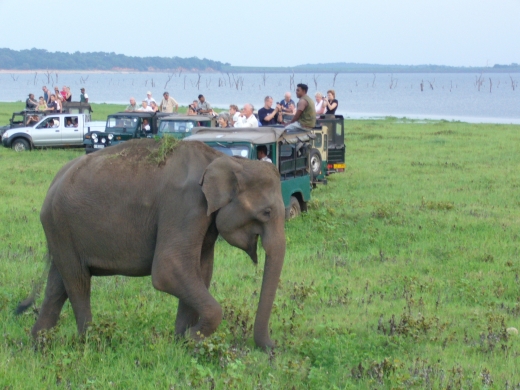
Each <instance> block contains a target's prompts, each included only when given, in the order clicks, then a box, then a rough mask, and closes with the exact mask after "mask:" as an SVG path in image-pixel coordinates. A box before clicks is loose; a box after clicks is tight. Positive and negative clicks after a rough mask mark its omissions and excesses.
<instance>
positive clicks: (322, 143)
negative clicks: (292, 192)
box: [310, 115, 346, 184]
mask: <svg viewBox="0 0 520 390" xmlns="http://www.w3.org/2000/svg"><path fill="white" fill-rule="evenodd" d="M344 123H345V121H344V119H343V116H342V115H321V117H320V118H319V119H316V127H315V128H314V129H313V130H312V131H313V133H314V134H315V135H316V138H315V139H314V142H313V148H312V150H311V154H310V159H311V162H310V165H311V175H312V178H313V183H323V184H326V183H327V176H328V175H330V174H331V173H336V172H345V167H346V165H345V149H346V147H345V130H344Z"/></svg>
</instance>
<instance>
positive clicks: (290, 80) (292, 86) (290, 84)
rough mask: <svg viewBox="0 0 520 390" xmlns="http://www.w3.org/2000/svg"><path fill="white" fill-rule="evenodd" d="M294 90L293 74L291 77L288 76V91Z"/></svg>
mask: <svg viewBox="0 0 520 390" xmlns="http://www.w3.org/2000/svg"><path fill="white" fill-rule="evenodd" d="M293 88H294V73H293V74H292V76H289V90H290V91H292V90H293Z"/></svg>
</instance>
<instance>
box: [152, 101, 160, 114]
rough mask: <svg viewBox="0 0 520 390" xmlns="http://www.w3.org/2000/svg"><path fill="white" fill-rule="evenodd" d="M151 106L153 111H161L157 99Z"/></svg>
mask: <svg viewBox="0 0 520 390" xmlns="http://www.w3.org/2000/svg"><path fill="white" fill-rule="evenodd" d="M150 106H151V107H152V110H153V112H157V111H159V106H158V105H157V103H156V102H155V101H153V102H152V103H151V104H150Z"/></svg>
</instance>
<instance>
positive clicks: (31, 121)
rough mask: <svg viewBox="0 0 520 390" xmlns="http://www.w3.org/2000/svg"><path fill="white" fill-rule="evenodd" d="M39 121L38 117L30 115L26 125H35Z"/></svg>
mask: <svg viewBox="0 0 520 390" xmlns="http://www.w3.org/2000/svg"><path fill="white" fill-rule="evenodd" d="M39 120H40V118H39V117H38V115H31V116H29V117H28V118H27V123H26V125H27V126H29V125H31V124H32V123H36V122H38V121H39Z"/></svg>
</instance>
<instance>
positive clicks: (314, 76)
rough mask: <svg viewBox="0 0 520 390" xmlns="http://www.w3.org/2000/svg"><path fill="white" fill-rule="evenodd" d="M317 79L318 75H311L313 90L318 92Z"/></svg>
mask: <svg viewBox="0 0 520 390" xmlns="http://www.w3.org/2000/svg"><path fill="white" fill-rule="evenodd" d="M319 78H320V76H319V75H318V77H316V75H315V74H313V75H312V79H313V81H314V88H315V89H316V90H318V79H319Z"/></svg>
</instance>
